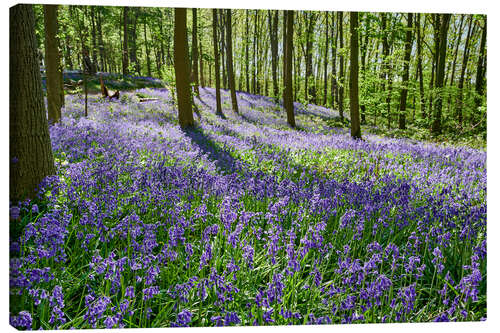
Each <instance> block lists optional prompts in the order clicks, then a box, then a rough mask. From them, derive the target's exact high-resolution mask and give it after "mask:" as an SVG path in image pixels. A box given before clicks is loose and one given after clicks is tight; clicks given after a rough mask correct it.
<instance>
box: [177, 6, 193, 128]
mask: <svg viewBox="0 0 500 333" xmlns="http://www.w3.org/2000/svg"><path fill="white" fill-rule="evenodd" d="M186 59H189V58H188V42H187V29H186V8H175V29H174V66H175V87H176V90H177V105H178V108H179V124H180V126H181V127H182V128H186V127H190V126H193V125H194V119H193V109H192V105H191V101H192V98H191V87H190V85H189V62H188V61H186Z"/></svg>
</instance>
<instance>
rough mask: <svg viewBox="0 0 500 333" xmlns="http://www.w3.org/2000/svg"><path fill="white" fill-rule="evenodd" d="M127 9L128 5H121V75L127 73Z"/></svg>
mask: <svg viewBox="0 0 500 333" xmlns="http://www.w3.org/2000/svg"><path fill="white" fill-rule="evenodd" d="M128 10H129V8H128V7H123V58H122V59H123V60H122V74H123V76H125V75H128Z"/></svg>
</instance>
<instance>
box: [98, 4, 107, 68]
mask: <svg viewBox="0 0 500 333" xmlns="http://www.w3.org/2000/svg"><path fill="white" fill-rule="evenodd" d="M97 42H98V43H99V58H100V60H101V67H100V68H101V71H103V72H105V71H106V65H105V62H104V59H105V55H104V41H103V39H102V15H101V7H97ZM108 71H109V69H108Z"/></svg>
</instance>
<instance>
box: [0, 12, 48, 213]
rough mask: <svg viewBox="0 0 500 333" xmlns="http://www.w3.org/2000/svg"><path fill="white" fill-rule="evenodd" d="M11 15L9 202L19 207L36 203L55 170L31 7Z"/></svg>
mask: <svg viewBox="0 0 500 333" xmlns="http://www.w3.org/2000/svg"><path fill="white" fill-rule="evenodd" d="M9 12H10V20H9V21H10V32H9V36H10V38H9V47H10V52H9V69H10V72H9V85H10V89H9V98H10V100H9V101H10V103H9V116H10V121H9V164H10V174H9V185H10V193H9V199H10V201H11V202H12V204H17V202H18V201H23V200H25V199H27V198H32V199H33V198H34V197H35V195H36V193H37V189H38V186H39V184H40V182H41V181H42V180H43V179H44V178H45V177H46V176H48V175H52V174H54V173H55V168H54V158H53V155H52V147H51V142H50V136H49V126H48V122H47V117H46V113H45V106H44V101H43V93H42V79H41V76H40V65H39V63H38V51H37V50H38V45H37V41H36V36H35V17H34V14H33V9H32V5H16V6H14V7H11V8H10V9H9Z"/></svg>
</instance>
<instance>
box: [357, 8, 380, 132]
mask: <svg viewBox="0 0 500 333" xmlns="http://www.w3.org/2000/svg"><path fill="white" fill-rule="evenodd" d="M369 31H370V16H369V15H367V17H366V19H365V36H364V37H365V41H364V42H363V45H362V46H361V75H362V76H361V77H362V80H363V82H364V81H365V77H366V53H367V50H368V35H369ZM375 59H376V58H375ZM360 108H361V123H362V124H366V106H365V104H364V103H363V104H361V106H360Z"/></svg>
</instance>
